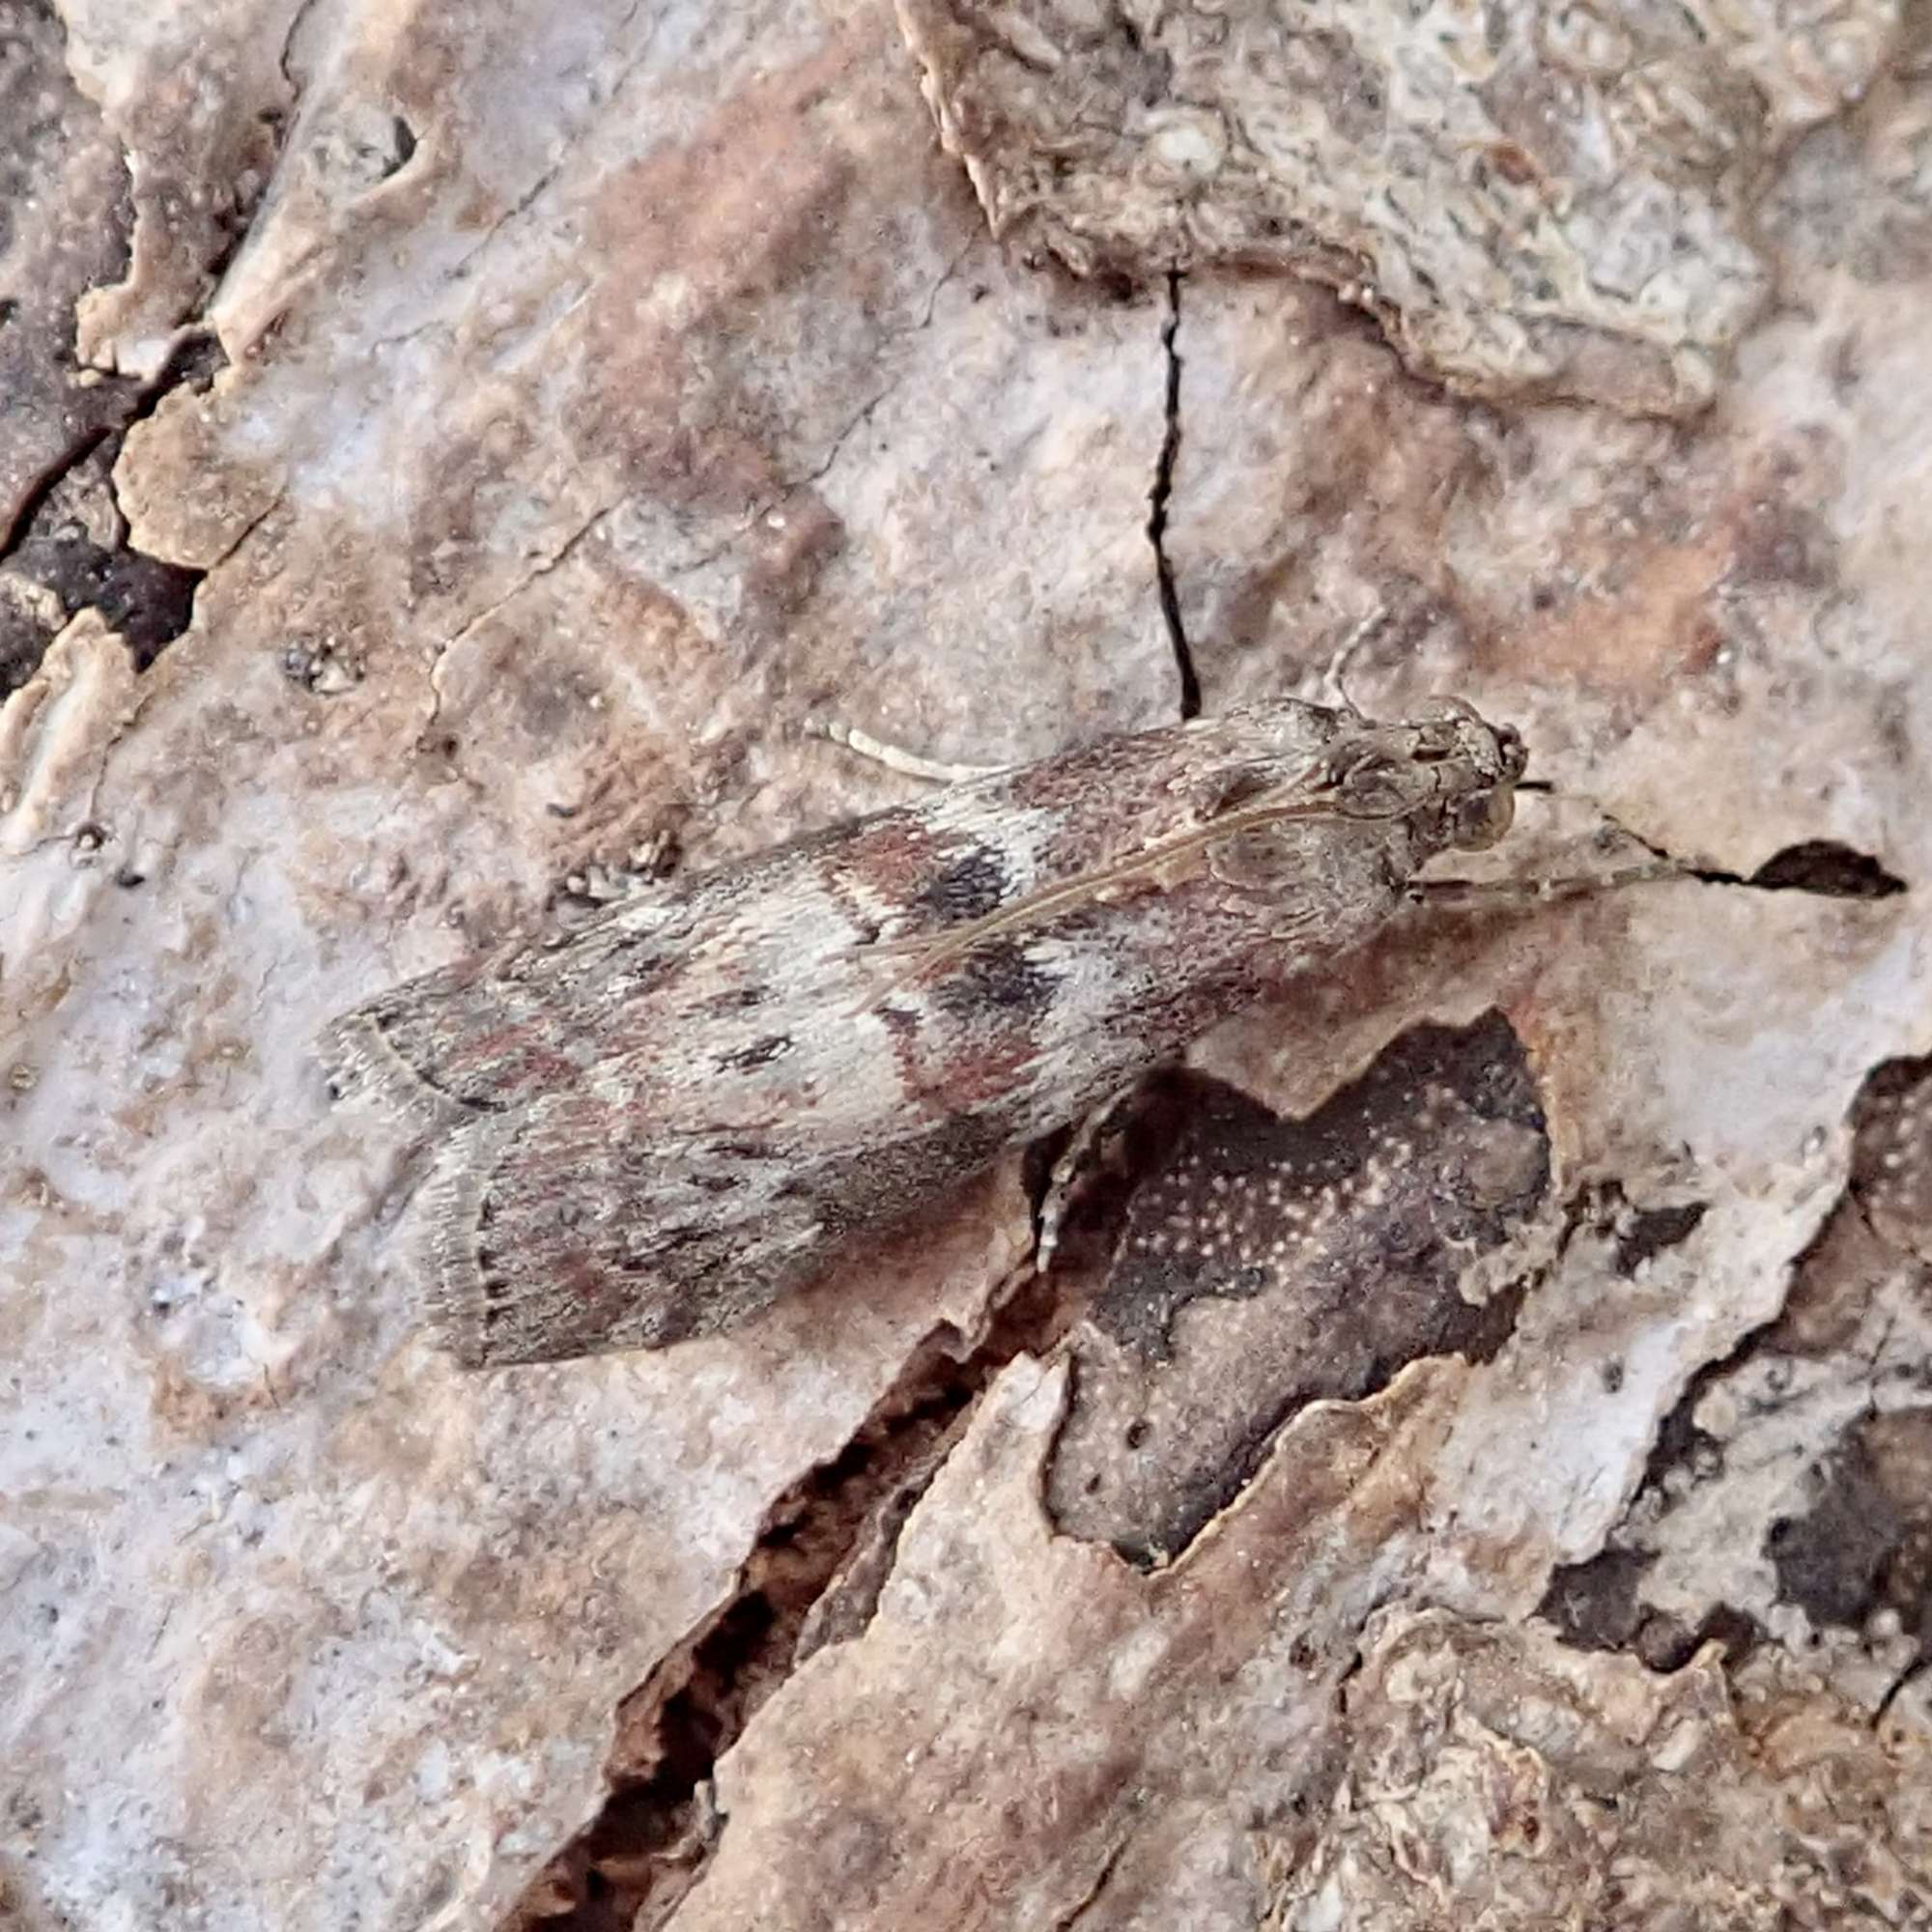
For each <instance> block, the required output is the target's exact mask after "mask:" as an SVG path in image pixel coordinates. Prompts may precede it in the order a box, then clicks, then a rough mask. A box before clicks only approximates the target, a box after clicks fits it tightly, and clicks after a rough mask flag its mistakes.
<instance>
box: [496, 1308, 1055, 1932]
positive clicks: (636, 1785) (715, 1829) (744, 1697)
mask: <svg viewBox="0 0 1932 1932" xmlns="http://www.w3.org/2000/svg"><path fill="white" fill-rule="evenodd" d="M1069 1319H1070V1309H1069V1308H1068V1306H1066V1305H1065V1303H1064V1302H1063V1299H1062V1291H1061V1286H1060V1283H1059V1281H1058V1279H1057V1278H1056V1277H1053V1276H1047V1277H1044V1278H1042V1277H1040V1276H1038V1275H1037V1274H1033V1273H1029V1274H1027V1275H1026V1276H1024V1277H1022V1278H1021V1280H1020V1281H1019V1283H1018V1285H1017V1287H1016V1289H1015V1290H1014V1292H1013V1293H1011V1294H1010V1295H1009V1297H1008V1299H1007V1300H1006V1302H1005V1303H1004V1304H1003V1305H1002V1307H1001V1308H1000V1310H999V1311H998V1313H997V1314H996V1315H995V1316H994V1317H993V1318H992V1320H991V1321H990V1323H989V1325H988V1328H987V1331H986V1333H985V1336H984V1338H983V1339H982V1340H981V1341H980V1344H979V1345H978V1346H977V1347H968V1346H967V1345H966V1344H965V1342H964V1340H963V1338H961V1337H960V1336H959V1334H958V1333H957V1332H956V1331H955V1330H954V1329H952V1326H951V1325H950V1324H945V1325H942V1326H941V1327H940V1328H938V1329H936V1330H935V1331H934V1332H933V1333H932V1334H931V1335H929V1336H928V1337H927V1338H926V1340H925V1341H924V1342H923V1344H922V1345H921V1347H920V1348H919V1349H918V1350H916V1351H915V1352H914V1354H913V1356H912V1357H911V1359H910V1360H909V1362H908V1363H907V1366H906V1368H905V1369H904V1370H903V1372H902V1373H901V1374H900V1376H899V1377H898V1378H897V1380H896V1381H895V1383H894V1385H893V1386H892V1388H891V1389H890V1390H888V1392H887V1393H886V1394H885V1396H883V1397H882V1398H881V1400H880V1401H879V1403H878V1404H877V1405H876V1406H875V1407H874V1409H873V1411H872V1413H871V1414H870V1415H869V1416H868V1417H867V1420H866V1422H865V1423H864V1424H863V1425H862V1427H861V1428H860V1429H859V1430H858V1431H857V1432H856V1433H855V1434H854V1435H853V1436H852V1439H851V1440H850V1441H849V1442H848V1443H847V1444H846V1446H845V1448H844V1449H843V1450H842V1451H841V1452H840V1453H839V1454H838V1456H837V1457H835V1458H834V1459H833V1460H832V1461H830V1462H829V1463H823V1464H821V1465H820V1466H819V1467H817V1468H814V1469H812V1470H810V1471H809V1472H808V1473H807V1474H806V1475H804V1476H803V1477H801V1478H800V1479H799V1481H798V1482H797V1483H795V1484H794V1485H793V1486H792V1488H791V1489H790V1490H788V1491H787V1492H785V1493H784V1494H783V1495H782V1496H781V1497H780V1498H779V1500H778V1501H777V1502H776V1503H775V1504H774V1505H773V1507H772V1509H771V1511H770V1512H769V1514H768V1516H767V1518H766V1521H765V1526H764V1528H763V1530H762V1532H761V1533H760V1535H759V1538H758V1541H757V1543H756V1545H755V1546H754V1548H753V1550H752V1553H751V1555H750V1556H749V1557H748V1558H747V1559H746V1561H745V1563H744V1565H743V1567H742V1569H741V1570H740V1572H739V1577H738V1583H737V1587H736V1589H735V1590H734V1592H733V1593H732V1595H731V1596H730V1598H729V1599H728V1600H727V1601H726V1602H725V1603H723V1604H721V1605H719V1606H718V1608H717V1609H716V1610H715V1611H714V1612H713V1613H712V1614H711V1615H710V1616H709V1617H708V1618H707V1619H706V1620H705V1622H704V1623H703V1624H702V1625H701V1626H700V1627H699V1628H698V1629H696V1630H695V1631H693V1632H692V1633H691V1634H690V1635H689V1636H687V1637H686V1638H685V1639H684V1641H683V1642H682V1643H680V1644H679V1645H678V1646H677V1647H676V1648H675V1649H674V1650H672V1651H671V1652H670V1653H669V1654H668V1655H667V1656H666V1657H665V1658H664V1659H663V1661H662V1662H660V1663H659V1664H658V1665H657V1667H656V1668H655V1669H654V1670H653V1671H652V1672H651V1674H650V1676H649V1677H648V1678H646V1679H645V1681H644V1682H643V1683H642V1684H641V1685H639V1687H638V1689H637V1690H634V1691H632V1692H631V1694H630V1695H629V1696H628V1697H627V1698H626V1699H625V1700H624V1701H623V1703H622V1704H621V1705H620V1706H619V1708H618V1712H617V1719H616V1725H615V1732H616V1735H615V1738H614V1740H613V1743H612V1747H611V1755H610V1758H609V1760H608V1762H607V1766H606V1777H607V1780H608V1790H607V1796H606V1798H605V1801H604V1805H603V1808H602V1810H601V1811H600V1812H599V1813H598V1815H597V1816H596V1817H595V1818H594V1819H592V1820H591V1822H590V1823H589V1824H588V1825H587V1826H586V1827H585V1828H584V1829H583V1831H582V1832H581V1833H579V1834H578V1835H577V1837H576V1838H575V1839H573V1840H572V1841H571V1843H570V1844H569V1845H567V1846H566V1847H565V1848H564V1849H563V1850H562V1851H561V1852H559V1853H558V1854H557V1856H556V1857H555V1858H554V1859H553V1860H552V1861H551V1862H550V1863H549V1865H548V1866H546V1867H545V1869H544V1871H543V1872H542V1873H541V1874H540V1875H539V1876H538V1877H537V1878H536V1879H535V1880H534V1881H533V1882H532V1884H531V1885H530V1886H529V1887H528V1888H527V1889H526V1892H525V1894H524V1897H523V1898H522V1899H521V1900H520V1901H519V1902H518V1904H517V1906H516V1907H515V1908H514V1909H513V1910H512V1912H511V1913H510V1915H509V1917H508V1918H507V1919H506V1920H505V1921H504V1923H503V1928H502V1932H536V1928H539V1927H541V1928H545V1932H619V1928H623V1932H630V1928H632V1927H633V1926H635V1927H637V1928H639V1932H648V1928H651V1927H654V1926H658V1925H661V1924H663V1923H664V1922H665V1920H666V1919H667V1918H669V1916H670V1915H671V1914H672V1913H673V1912H674V1911H675V1910H676V1909H677V1906H678V1904H679V1902H680V1901H681V1900H682V1899H683V1898H684V1896H685V1894H686V1893H687V1892H688V1891H689V1890H690V1889H691V1888H692V1886H693V1885H694V1884H695V1883H696V1881H697V1879H698V1877H699V1876H700V1875H701V1874H702V1872H703V1869H704V1866H705V1864H706V1863H707V1861H708V1860H709V1858H710V1855H711V1850H712V1847H713V1845H714V1844H715V1842H716V1840H717V1837H718V1834H719V1833H720V1832H721V1831H722V1830H723V1825H724V1821H722V1820H721V1819H719V1817H718V1816H717V1814H716V1812H715V1810H714V1809H713V1806H712V1801H711V1782H710V1781H711V1775H712V1768H713V1766H714V1765H715V1764H716V1763H717V1761H718V1759H719V1757H720V1756H721V1755H723V1753H724V1752H725V1751H726V1750H728V1749H729V1748H730V1747H731V1746H732V1745H733V1744H735V1743H736V1742H737V1740H738V1738H739V1737H740V1736H741V1735H742V1734H743V1732H744V1729H745V1727H746V1725H747V1724H748V1723H750V1721H751V1720H752V1719H753V1716H754V1715H755V1714H756V1712H757V1711H758V1709H759V1708H760V1707H761V1706H762V1705H763V1704H764V1702H765V1700H766V1699H767V1698H768V1697H770V1696H771V1694H772V1693H773V1692H774V1691H775V1690H778V1689H779V1688H780V1686H781V1685H782V1684H783V1683H784V1682H785V1680H786V1679H787V1677H789V1676H790V1674H791V1673H792V1671H793V1670H795V1669H796V1668H797V1667H798V1665H799V1664H800V1663H802V1662H804V1661H805V1659H806V1658H807V1657H809V1656H810V1655H811V1654H812V1653H813V1652H814V1651H816V1650H818V1649H822V1648H824V1647H826V1646H827V1645H829V1644H833V1643H838V1642H842V1641H845V1640H847V1639H848V1638H850V1637H853V1636H856V1635H858V1634H860V1633H861V1632H862V1631H863V1630H864V1629H865V1627H866V1625H867V1622H869V1620H870V1618H871V1616H872V1613H873V1611H874V1609H875V1607H876V1605H877V1601H878V1594H879V1590H880V1588H881V1587H882V1586H883V1584H884V1582H885V1580H886V1578H887V1577H888V1576H889V1575H890V1574H891V1569H892V1562H893V1556H894V1552H895V1549H896V1547H897V1542H898V1535H899V1531H900V1529H901V1528H902V1527H903V1525H904V1523H905V1521H906V1520H907V1519H908V1518H909V1517H910V1516H911V1514H912V1512H913V1509H914V1508H915V1506H916V1505H917V1503H918V1501H919V1499H920V1497H921V1496H922V1495H923V1493H924V1492H925V1489H926V1486H927V1484H928V1483H929V1482H930V1481H931V1479H932V1477H933V1475H934V1473H935V1472H936V1471H937V1469H938V1468H939V1466H940V1464H941V1463H942V1462H943V1461H944V1460H945V1457H946V1455H947V1453H948V1451H949V1450H950V1449H951V1447H952V1443H953V1442H954V1441H955V1440H956V1439H957V1436H958V1435H959V1433H960V1432H961V1430H963V1429H964V1427H965V1425H966V1422H967V1420H968V1418H969V1416H970V1414H971V1411H972V1408H973V1406H974V1404H975V1403H976V1402H977V1400H978V1398H979V1397H980V1394H981V1392H982V1391H983V1390H984V1389H985V1388H986V1387H987V1385H988V1384H989V1383H990V1382H991V1381H992V1379H993V1378H994V1377H995V1376H996V1375H998V1373H999V1372H1000V1371H1001V1370H1002V1369H1003V1368H1005V1367H1006V1365H1007V1364H1008V1363H1009V1362H1010V1361H1011V1360H1012V1359H1013V1358H1014V1357H1015V1356H1016V1355H1019V1354H1021V1353H1023V1352H1024V1353H1030V1354H1039V1353H1042V1352H1043V1351H1045V1350H1047V1349H1050V1348H1051V1347H1052V1346H1053V1344H1054V1342H1055V1340H1056V1339H1057V1338H1058V1336H1059V1335H1060V1333H1061V1332H1062V1330H1063V1329H1064V1328H1065V1325H1066V1322H1067V1321H1068V1320H1069Z"/></svg>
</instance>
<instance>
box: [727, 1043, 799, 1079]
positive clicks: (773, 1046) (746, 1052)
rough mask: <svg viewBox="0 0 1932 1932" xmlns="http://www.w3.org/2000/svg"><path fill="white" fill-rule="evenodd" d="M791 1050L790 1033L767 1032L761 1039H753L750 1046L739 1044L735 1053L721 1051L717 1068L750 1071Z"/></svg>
mask: <svg viewBox="0 0 1932 1932" xmlns="http://www.w3.org/2000/svg"><path fill="white" fill-rule="evenodd" d="M790 1051H791V1035H790V1034H788V1033H768V1034H766V1035H765V1036H764V1037H763V1038H761V1039H754V1040H753V1042H752V1043H751V1045H750V1046H741V1047H740V1048H739V1049H738V1050H737V1051H736V1052H735V1053H721V1054H720V1055H719V1056H718V1068H719V1071H720V1072H721V1073H750V1072H751V1071H753V1068H755V1067H759V1066H769V1065H771V1064H772V1062H773V1061H775V1060H777V1059H778V1058H779V1057H780V1056H781V1054H786V1053H789V1052H790Z"/></svg>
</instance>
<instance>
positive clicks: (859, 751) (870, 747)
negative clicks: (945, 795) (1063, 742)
mask: <svg viewBox="0 0 1932 1932" xmlns="http://www.w3.org/2000/svg"><path fill="white" fill-rule="evenodd" d="M805 728H806V730H807V731H808V732H809V733H810V735H811V736H812V737H814V738H823V739H825V740H826V741H827V742H828V743H829V744H834V745H837V746H838V747H839V748H840V749H841V750H843V751H847V752H851V753H854V754H855V755H856V756H858V757H861V758H868V759H870V760H871V762H872V763H873V764H875V765H884V766H885V768H886V769H887V771H889V772H898V773H899V774H901V775H902V776H903V777H905V778H909V779H924V780H925V781H927V782H928V783H931V784H960V783H963V782H964V781H966V780H967V779H989V778H991V777H993V776H994V774H995V773H998V772H1006V771H1010V770H1011V769H1012V767H1011V766H1010V765H961V764H952V763H951V762H949V761H948V760H946V759H943V758H924V757H922V756H921V755H920V754H919V753H917V752H908V751H906V750H905V749H904V748H903V747H902V746H899V745H890V744H888V743H887V742H886V741H885V739H883V738H875V737H873V736H872V734H871V733H870V732H869V731H862V730H861V729H860V728H859V726H858V725H847V724H845V723H844V722H843V721H842V720H841V719H837V718H833V719H809V720H808V721H807V723H806V726H805Z"/></svg>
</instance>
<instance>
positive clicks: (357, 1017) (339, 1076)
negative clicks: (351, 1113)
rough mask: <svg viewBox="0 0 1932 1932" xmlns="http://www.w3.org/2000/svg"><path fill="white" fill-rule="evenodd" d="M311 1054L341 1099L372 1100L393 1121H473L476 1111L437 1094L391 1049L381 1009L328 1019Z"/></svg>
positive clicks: (417, 1124) (430, 1125)
mask: <svg viewBox="0 0 1932 1932" xmlns="http://www.w3.org/2000/svg"><path fill="white" fill-rule="evenodd" d="M315 1051H316V1057H317V1058H318V1059H319V1060H320V1061H321V1063H322V1067H323V1071H324V1072H325V1073H327V1076H328V1083H329V1086H330V1087H331V1088H332V1089H333V1090H334V1093H335V1094H336V1096H337V1098H339V1099H344V1100H350V1099H353V1100H358V1101H359V1100H372V1101H374V1102H375V1104H376V1105H377V1106H378V1107H379V1108H380V1109H381V1110H382V1111H383V1112H384V1114H385V1115H386V1116H388V1118H390V1119H391V1120H396V1121H401V1122H404V1123H406V1124H407V1125H410V1126H413V1127H424V1128H444V1127H448V1126H449V1125H450V1124H451V1123H452V1122H458V1121H464V1120H474V1119H475V1117H476V1109H475V1108H474V1107H471V1106H468V1105H466V1104H465V1103H464V1102H463V1101H461V1100H457V1099H453V1098H452V1097H451V1096H450V1095H449V1094H442V1093H439V1092H438V1091H437V1089H436V1088H434V1087H432V1086H431V1085H430V1084H429V1082H428V1081H426V1080H425V1079H424V1078H423V1077H422V1075H421V1074H419V1073H418V1072H416V1070H415V1069H414V1068H413V1067H412V1066H411V1065H410V1064H409V1063H408V1061H406V1060H404V1059H403V1057H402V1056H401V1055H400V1054H399V1053H397V1052H396V1050H395V1048H394V1047H392V1046H391V1045H390V1044H389V1042H388V1040H387V1039H386V1038H385V1037H384V1033H383V1014H382V1009H381V1007H380V1006H379V1005H371V1006H366V1007H356V1008H354V1009H352V1010H350V1011H349V1012H346V1013H344V1014H342V1015H341V1017H340V1018H338V1019H333V1020H331V1021H330V1022H329V1023H328V1025H327V1026H326V1027H325V1028H324V1029H323V1030H322V1033H321V1034H320V1035H319V1036H318V1037H317V1039H316V1045H315Z"/></svg>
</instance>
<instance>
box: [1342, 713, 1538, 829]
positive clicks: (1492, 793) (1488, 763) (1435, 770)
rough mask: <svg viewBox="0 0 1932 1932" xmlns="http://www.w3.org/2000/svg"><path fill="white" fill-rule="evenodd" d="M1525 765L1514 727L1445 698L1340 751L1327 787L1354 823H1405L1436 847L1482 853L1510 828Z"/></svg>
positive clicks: (1371, 731)
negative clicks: (1381, 820)
mask: <svg viewBox="0 0 1932 1932" xmlns="http://www.w3.org/2000/svg"><path fill="white" fill-rule="evenodd" d="M1524 759H1525V753H1524V751H1523V744H1522V739H1521V737H1520V734H1519V733H1518V732H1517V730H1516V728H1515V727H1514V726H1513V725H1492V724H1490V722H1489V721H1488V720H1487V719H1485V718H1484V717H1483V716H1482V715H1481V714H1480V713H1479V712H1477V711H1476V710H1475V708H1474V707H1473V706H1472V705H1469V704H1466V703H1464V702H1463V700H1462V699H1461V698H1460V697H1443V698H1437V699H1435V701H1434V702H1432V703H1431V704H1430V705H1428V706H1427V707H1425V709H1424V710H1423V711H1422V713H1421V714H1420V715H1419V716H1418V717H1416V718H1413V719H1411V720H1409V721H1408V722H1407V723H1406V724H1402V725H1371V726H1370V727H1369V728H1368V729H1366V730H1364V731H1362V732H1360V733H1357V734H1353V735H1351V736H1350V738H1349V739H1348V740H1346V741H1345V742H1344V743H1343V744H1341V745H1339V746H1337V747H1336V748H1335V750H1334V751H1333V752H1332V753H1330V761H1329V769H1328V774H1327V785H1326V787H1325V788H1326V789H1327V790H1329V791H1330V792H1331V794H1332V795H1333V797H1334V799H1335V802H1336V805H1337V806H1338V808H1339V810H1341V811H1342V812H1343V813H1344V814H1346V815H1347V816H1349V817H1350V818H1405V819H1407V820H1408V821H1409V822H1410V823H1411V824H1412V825H1413V826H1414V827H1415V829H1416V831H1417V833H1418V834H1419V835H1420V836H1421V838H1422V839H1423V840H1424V842H1426V843H1427V844H1429V845H1432V846H1435V847H1436V848H1437V849H1444V848H1447V847H1451V846H1454V847H1458V848H1461V849H1463V850H1471V851H1473V850H1480V849H1481V848H1482V847H1484V846H1486V845H1493V844H1494V843H1495V842H1496V840H1497V839H1499V838H1501V837H1502V836H1503V834H1504V833H1505V832H1507V831H1508V830H1509V828H1510V821H1511V819H1512V818H1513V817H1514V816H1515V811H1516V785H1517V781H1518V780H1519V779H1520V778H1521V777H1522V772H1523V764H1524Z"/></svg>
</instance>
